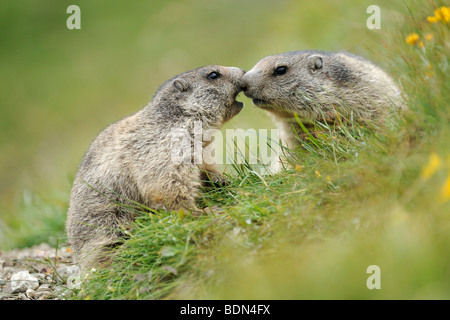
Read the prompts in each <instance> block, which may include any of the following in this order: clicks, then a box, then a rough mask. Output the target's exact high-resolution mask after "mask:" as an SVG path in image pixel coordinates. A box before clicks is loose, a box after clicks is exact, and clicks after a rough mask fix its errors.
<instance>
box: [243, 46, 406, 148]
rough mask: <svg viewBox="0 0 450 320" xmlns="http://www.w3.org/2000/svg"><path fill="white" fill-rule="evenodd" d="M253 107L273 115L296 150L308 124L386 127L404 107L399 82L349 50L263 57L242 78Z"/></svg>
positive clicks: (283, 139) (289, 144) (304, 52)
mask: <svg viewBox="0 0 450 320" xmlns="http://www.w3.org/2000/svg"><path fill="white" fill-rule="evenodd" d="M242 87H243V90H244V93H245V95H246V96H247V97H249V98H252V99H253V103H254V104H255V105H256V106H258V107H259V108H262V109H264V110H268V111H269V112H270V113H272V114H273V118H274V121H275V122H276V123H277V124H278V126H279V128H280V129H281V139H282V141H283V142H284V144H285V145H286V146H287V147H294V146H295V145H296V144H297V142H298V139H297V137H296V136H297V134H298V133H301V132H302V130H301V128H300V126H299V125H298V123H297V121H296V120H295V118H294V113H297V114H298V117H299V118H300V120H301V121H302V123H305V124H311V122H313V121H314V120H323V119H326V120H327V121H333V119H335V118H336V117H337V116H338V115H339V116H340V117H341V118H344V119H353V120H354V121H358V122H362V123H371V124H373V125H381V124H383V123H385V122H386V120H388V119H389V118H390V117H391V116H392V115H393V112H395V111H398V109H400V108H404V106H403V102H402V98H401V93H400V90H399V88H398V87H397V86H396V84H395V83H394V81H393V80H392V79H391V77H390V76H388V75H387V74H386V73H385V72H384V71H383V70H381V69H380V68H379V67H377V66H376V65H374V64H373V63H372V62H370V61H368V60H366V59H364V58H362V57H359V56H356V55H354V54H351V53H347V52H338V53H334V52H325V51H310V50H305V51H293V52H287V53H282V54H278V55H272V56H268V57H265V58H263V59H261V60H260V61H259V62H258V63H257V64H256V65H255V66H254V67H253V68H252V69H251V70H250V71H248V72H247V73H246V74H245V75H244V76H243V77H242Z"/></svg>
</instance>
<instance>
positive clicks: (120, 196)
mask: <svg viewBox="0 0 450 320" xmlns="http://www.w3.org/2000/svg"><path fill="white" fill-rule="evenodd" d="M243 74H244V71H243V70H241V69H238V68H233V67H222V66H206V67H202V68H198V69H195V70H191V71H188V72H185V73H183V74H180V75H178V76H176V77H174V78H172V79H170V80H168V81H167V82H165V83H164V84H163V85H162V86H161V87H160V88H159V89H158V91H157V92H156V93H155V95H154V97H153V98H152V100H151V101H150V103H149V104H148V105H147V106H145V107H144V108H143V109H141V110H140V111H138V112H137V113H135V114H133V115H131V116H129V117H127V118H125V119H123V120H121V121H118V122H116V123H114V124H112V125H110V126H109V127H107V128H106V129H105V130H104V131H103V132H101V133H100V134H99V135H98V136H97V138H96V139H95V140H94V141H93V142H92V144H91V146H90V147H89V150H88V151H87V153H86V155H85V157H84V159H83V160H82V162H81V165H80V168H79V170H78V172H77V175H76V177H75V180H74V184H73V187H72V191H71V196H70V204H69V210H68V217H67V224H66V230H67V234H68V237H69V241H70V243H71V245H72V248H73V252H74V258H75V262H76V263H78V264H79V265H80V266H81V267H82V269H86V268H90V267H93V266H98V265H100V264H102V263H103V262H107V261H108V257H107V250H108V249H109V248H112V247H114V246H115V245H117V244H118V243H120V241H121V240H120V238H121V236H122V231H123V230H124V227H126V226H127V225H129V223H130V222H132V221H133V219H134V215H133V212H132V211H131V210H129V209H127V207H126V205H127V204H132V203H133V202H139V203H142V204H144V205H146V206H148V207H150V208H153V209H159V208H164V209H166V210H178V209H183V210H186V211H196V210H198V209H197V207H196V203H195V201H196V198H197V196H198V192H199V189H200V187H201V186H202V180H204V178H205V174H207V175H213V176H216V177H219V178H220V176H221V174H220V172H219V171H218V169H217V168H216V167H215V166H214V165H207V164H196V163H193V162H192V161H190V160H191V159H185V160H188V161H183V162H181V163H178V162H174V161H173V157H172V156H173V153H176V152H179V151H180V149H182V148H185V145H181V144H176V143H174V142H173V139H172V136H171V134H172V133H173V130H179V129H181V130H184V131H185V132H187V133H188V135H190V136H191V138H192V135H193V134H194V133H193V129H194V123H197V124H198V123H201V124H202V128H203V130H207V129H219V128H220V127H221V126H222V124H223V123H224V122H225V121H227V120H229V119H231V118H232V117H233V116H235V115H236V114H238V113H239V111H240V110H241V109H242V106H243V104H242V103H240V102H237V101H236V100H235V98H236V96H237V94H238V93H239V92H240V91H241V89H240V79H241V77H242V75H243Z"/></svg>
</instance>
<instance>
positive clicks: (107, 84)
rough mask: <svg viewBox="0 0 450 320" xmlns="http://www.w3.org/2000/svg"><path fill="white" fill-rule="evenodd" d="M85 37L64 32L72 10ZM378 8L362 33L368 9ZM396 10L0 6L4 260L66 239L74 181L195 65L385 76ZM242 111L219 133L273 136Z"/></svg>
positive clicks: (167, 4)
mask: <svg viewBox="0 0 450 320" xmlns="http://www.w3.org/2000/svg"><path fill="white" fill-rule="evenodd" d="M71 4H76V5H78V6H79V7H80V9H81V30H69V29H68V28H67V27H66V20H67V18H68V17H69V16H70V14H68V13H66V9H67V7H68V6H69V5H71ZM372 4H377V5H379V6H380V8H381V18H382V20H381V29H380V30H369V29H368V28H367V27H366V20H367V18H368V17H369V16H370V14H368V13H366V10H367V7H368V6H369V5H372ZM398 10H401V11H403V10H404V9H403V2H402V1H377V3H374V2H373V1H357V2H355V1H331V0H329V1H310V0H308V1H268V0H249V1H237V0H227V1H225V0H220V1H211V0H208V1H203V0H192V1H141V0H138V1H132V2H131V1H127V2H125V1H115V2H112V1H105V0H97V1H76V2H74V1H71V2H69V1H50V0H40V1H31V0H29V1H25V0H2V1H1V2H0V57H1V58H0V73H1V77H0V88H1V95H0V152H1V157H0V249H1V248H11V247H15V246H27V245H31V244H33V243H38V242H40V241H46V242H55V240H57V239H64V237H65V235H64V231H63V225H64V219H65V211H66V210H67V204H68V198H69V192H70V187H71V183H72V179H73V177H74V175H75V172H76V170H77V166H78V164H79V162H80V161H81V158H82V156H83V153H84V152H85V150H86V149H87V147H88V145H89V143H90V142H91V141H92V140H93V138H94V137H95V136H96V135H97V134H98V133H99V132H100V131H101V130H102V129H104V128H105V127H106V126H107V125H108V124H110V123H112V122H114V121H116V120H118V119H121V118H123V117H125V116H127V115H128V114H130V113H133V112H135V111H137V110H138V109H140V108H142V107H143V106H144V105H146V104H147V103H148V101H149V100H150V99H151V97H152V95H153V93H154V91H155V90H156V89H157V87H158V86H159V85H160V84H161V83H163V82H164V81H166V80H167V79H169V78H171V77H172V76H174V75H176V74H179V73H181V72H184V71H186V70H189V69H193V68H196V67H199V66H202V65H208V64H220V65H227V66H238V67H241V68H243V69H246V70H249V69H251V68H252V66H253V65H254V64H255V63H256V62H257V61H258V60H259V59H260V58H262V57H264V56H266V55H269V54H274V53H280V52H285V51H291V50H303V49H322V50H332V51H338V50H347V51H351V52H354V53H356V54H361V55H364V56H366V57H368V58H370V59H372V60H374V61H375V62H377V63H378V64H380V65H381V66H382V67H388V66H389V59H388V57H387V55H386V47H385V45H384V44H383V43H384V42H383V38H384V37H385V36H387V35H388V34H389V33H390V30H393V29H395V27H396V26H397V24H400V23H401V22H400V21H398V19H399V17H400V14H399V12H398ZM241 99H242V100H243V101H244V102H245V104H246V107H245V108H244V110H243V111H242V112H241V113H240V114H239V115H238V116H237V117H236V118H234V119H233V120H232V121H230V122H229V123H228V124H227V125H226V127H225V128H244V129H246V128H255V129H258V128H272V127H273V124H272V123H271V121H270V119H269V117H268V116H267V115H266V114H265V113H264V112H263V111H261V110H258V109H256V108H255V107H254V106H252V103H251V101H249V100H248V99H245V97H242V98H241Z"/></svg>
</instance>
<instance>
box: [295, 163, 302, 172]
mask: <svg viewBox="0 0 450 320" xmlns="http://www.w3.org/2000/svg"><path fill="white" fill-rule="evenodd" d="M303 168H304V166H302V165H299V164H296V165H295V170H297V171H298V172H301V171H302V170H303Z"/></svg>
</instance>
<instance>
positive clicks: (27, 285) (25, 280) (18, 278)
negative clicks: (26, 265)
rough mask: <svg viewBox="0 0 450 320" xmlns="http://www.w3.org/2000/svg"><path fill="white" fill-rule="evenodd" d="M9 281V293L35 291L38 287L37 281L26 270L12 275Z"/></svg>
mask: <svg viewBox="0 0 450 320" xmlns="http://www.w3.org/2000/svg"><path fill="white" fill-rule="evenodd" d="M10 281H11V282H10V283H11V293H19V292H25V291H26V290H27V289H33V290H36V289H37V288H38V287H39V280H38V279H37V278H36V277H35V276H32V275H31V274H30V273H29V272H28V271H27V270H25V271H19V272H16V273H14V274H13V275H12V276H11V279H10Z"/></svg>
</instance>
